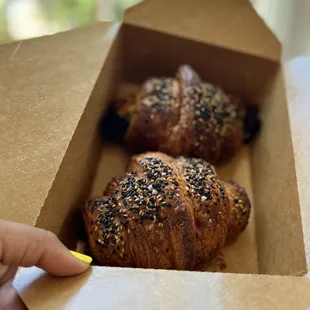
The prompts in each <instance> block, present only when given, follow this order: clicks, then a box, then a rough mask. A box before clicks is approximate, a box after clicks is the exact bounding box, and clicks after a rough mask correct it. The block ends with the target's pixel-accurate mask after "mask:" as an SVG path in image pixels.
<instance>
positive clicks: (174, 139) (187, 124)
mask: <svg viewBox="0 0 310 310" xmlns="http://www.w3.org/2000/svg"><path fill="white" fill-rule="evenodd" d="M112 109H113V110H116V113H117V115H114V117H112V116H111V113H109V114H108V117H106V119H105V122H106V124H104V134H105V135H106V136H109V135H112V136H113V135H114V136H115V135H118V134H119V133H120V132H121V133H123V131H125V132H126V135H125V141H126V143H127V145H128V146H129V148H130V149H131V150H132V151H134V152H145V151H160V152H164V153H166V154H169V155H172V156H180V155H182V156H190V157H197V158H203V159H205V160H207V161H209V162H211V163H213V164H215V163H218V162H221V161H224V160H227V159H229V158H231V157H232V156H233V155H234V154H235V153H236V151H237V149H238V148H240V146H241V145H242V144H243V143H244V141H246V142H248V141H249V140H250V139H251V138H252V136H253V135H254V134H255V133H256V131H257V130H258V129H259V121H258V119H257V113H256V110H255V107H253V106H252V107H251V108H250V107H249V106H245V105H244V104H243V103H242V102H241V101H240V100H238V99H236V98H234V97H232V96H228V95H227V94H225V93H224V91H223V90H222V89H221V88H219V87H217V86H214V85H212V84H209V83H206V82H204V81H202V80H201V79H200V77H199V76H198V74H197V73H196V72H195V71H194V70H193V69H192V68H191V67H190V66H187V65H183V66H181V67H180V68H179V69H178V73H177V75H176V78H174V77H167V78H165V77H164V78H151V79H148V80H147V81H146V82H145V83H144V84H143V86H142V88H141V90H140V92H138V94H136V95H134V96H131V97H128V98H126V100H119V101H116V103H115V104H114V106H113V108H112ZM112 114H113V113H112ZM111 118H112V119H111ZM117 119H119V121H118V122H117V121H116V120H117ZM115 124H116V126H113V125H115Z"/></svg>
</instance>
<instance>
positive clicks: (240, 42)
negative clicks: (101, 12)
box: [124, 0, 281, 61]
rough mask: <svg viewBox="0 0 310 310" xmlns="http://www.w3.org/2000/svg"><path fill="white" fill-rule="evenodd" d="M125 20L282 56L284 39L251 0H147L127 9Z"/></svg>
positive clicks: (247, 51) (248, 51)
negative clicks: (274, 31)
mask: <svg viewBox="0 0 310 310" xmlns="http://www.w3.org/2000/svg"><path fill="white" fill-rule="evenodd" d="M124 23H126V24H130V25H133V26H138V27H142V28H148V29H153V30H157V31H160V32H163V33H169V34H171V35H175V36H182V37H184V38H188V39H192V40H196V41H200V42H204V43H207V44H210V45H217V46H220V47H223V48H226V49H230V50H233V51H237V52H242V53H245V54H249V55H254V56H258V57H261V58H266V59H269V60H275V61H279V60H280V56H281V45H280V42H279V41H278V39H277V38H276V37H275V36H274V34H273V33H272V32H271V31H270V29H269V28H268V27H267V26H266V24H265V23H264V21H263V20H262V19H261V18H260V17H259V15H258V14H257V13H256V11H255V10H254V9H253V7H252V5H251V2H250V1H249V0H228V1H227V0H217V1H206V0H195V1H191V0H170V1H166V0H144V1H142V2H141V3H139V4H137V5H136V6H134V7H132V8H130V9H128V10H127V11H126V13H125V17H124ZM141 44H143V43H142V42H141Z"/></svg>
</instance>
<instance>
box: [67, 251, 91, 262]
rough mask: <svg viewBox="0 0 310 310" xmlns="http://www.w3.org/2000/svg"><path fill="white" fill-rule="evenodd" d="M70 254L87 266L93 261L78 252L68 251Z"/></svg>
mask: <svg viewBox="0 0 310 310" xmlns="http://www.w3.org/2000/svg"><path fill="white" fill-rule="evenodd" d="M70 253H71V254H72V255H73V256H74V257H76V258H78V259H79V260H81V261H82V262H84V263H86V264H88V265H90V264H91V262H92V261H93V259H92V258H91V257H90V256H88V255H85V254H82V253H79V252H75V251H70Z"/></svg>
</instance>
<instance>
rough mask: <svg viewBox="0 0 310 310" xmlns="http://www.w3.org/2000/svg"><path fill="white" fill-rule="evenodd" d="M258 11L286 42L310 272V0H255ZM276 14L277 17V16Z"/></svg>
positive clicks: (287, 78) (286, 70)
mask: <svg viewBox="0 0 310 310" xmlns="http://www.w3.org/2000/svg"><path fill="white" fill-rule="evenodd" d="M254 2H255V3H254V5H255V7H256V9H257V10H258V11H259V12H260V15H261V16H262V18H263V19H264V20H265V22H266V23H267V24H269V25H270V27H271V29H272V30H273V31H274V33H275V34H276V35H277V36H278V38H279V39H280V40H281V42H282V46H283V52H282V60H283V65H284V73H285V86H286V95H287V102H288V111H289V116H290V125H291V132H292V142H293V148H294V159H295V168H296V179H297V186H298V195H299V202H300V208H301V219H302V228H303V234H304V242H305V251H306V259H307V266H308V268H307V270H310V209H309V201H310V191H309V184H310V173H309V168H308V167H309V154H310V140H309V132H310V123H309V117H310V109H309V102H310V57H309V56H310V45H309V40H308V36H309V34H308V32H309V31H308V29H309V26H310V19H309V18H308V12H309V9H310V2H309V1H295V2H293V1H282V0H278V1H274V2H273V3H272V4H271V3H270V2H268V3H267V1H265V0H256V1H254ZM275 12H276V13H277V14H275Z"/></svg>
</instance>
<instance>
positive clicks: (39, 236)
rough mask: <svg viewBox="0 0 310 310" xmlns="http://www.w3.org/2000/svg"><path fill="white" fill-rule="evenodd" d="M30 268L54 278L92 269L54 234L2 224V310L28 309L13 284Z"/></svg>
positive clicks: (19, 225)
mask: <svg viewBox="0 0 310 310" xmlns="http://www.w3.org/2000/svg"><path fill="white" fill-rule="evenodd" d="M31 266H37V267H39V268H42V269H43V270H45V271H47V272H48V273H50V274H52V275H55V276H73V275H77V274H80V273H82V272H84V271H86V270H87V269H88V267H89V265H88V264H86V263H84V262H83V261H81V260H79V259H77V258H75V257H74V256H73V255H72V254H71V253H70V252H69V250H68V249H67V248H66V247H65V246H64V245H63V244H62V243H61V242H60V241H59V239H58V238H57V237H56V235H54V234H53V233H51V232H49V231H46V230H43V229H39V228H35V227H32V226H28V225H24V224H19V223H13V222H8V221H3V220H0V309H4V310H6V309H17V310H19V309H26V307H25V305H24V304H23V302H22V300H21V299H20V297H19V296H18V294H17V292H16V291H15V289H14V288H13V286H12V283H13V280H14V277H15V275H16V272H17V268H18V267H31Z"/></svg>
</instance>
